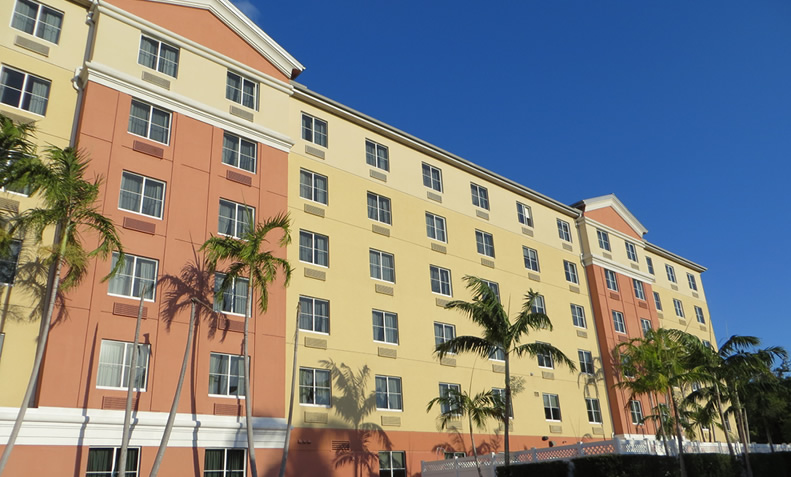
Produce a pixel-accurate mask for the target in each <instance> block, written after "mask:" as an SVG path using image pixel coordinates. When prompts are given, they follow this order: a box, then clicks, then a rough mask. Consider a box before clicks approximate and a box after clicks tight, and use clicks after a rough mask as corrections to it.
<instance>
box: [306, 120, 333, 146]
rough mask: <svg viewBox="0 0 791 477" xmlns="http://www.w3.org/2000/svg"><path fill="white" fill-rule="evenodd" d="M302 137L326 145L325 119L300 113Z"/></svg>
mask: <svg viewBox="0 0 791 477" xmlns="http://www.w3.org/2000/svg"><path fill="white" fill-rule="evenodd" d="M302 139H304V140H306V141H309V142H312V143H313V144H318V145H319V146H323V147H327V121H324V120H322V119H319V118H314V117H313V116H310V115H308V114H305V113H302Z"/></svg>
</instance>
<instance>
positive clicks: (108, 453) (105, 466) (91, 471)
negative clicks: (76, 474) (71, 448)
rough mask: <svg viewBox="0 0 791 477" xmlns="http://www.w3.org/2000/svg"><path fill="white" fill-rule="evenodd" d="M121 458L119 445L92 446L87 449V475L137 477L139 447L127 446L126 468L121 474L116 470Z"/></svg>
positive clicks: (89, 476)
mask: <svg viewBox="0 0 791 477" xmlns="http://www.w3.org/2000/svg"><path fill="white" fill-rule="evenodd" d="M120 458H121V448H120V447H92V448H90V449H88V467H87V468H86V471H85V475H86V476H87V477H115V476H116V475H117V476H118V477H137V471H138V469H139V465H140V448H138V447H129V448H127V450H126V468H125V469H124V472H123V476H121V475H120V474H119V472H118V470H119V469H118V467H119V465H118V464H119V463H118V460H119V459H120Z"/></svg>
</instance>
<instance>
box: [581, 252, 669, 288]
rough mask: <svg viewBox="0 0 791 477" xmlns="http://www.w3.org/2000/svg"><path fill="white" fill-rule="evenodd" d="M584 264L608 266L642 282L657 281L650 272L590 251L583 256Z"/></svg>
mask: <svg viewBox="0 0 791 477" xmlns="http://www.w3.org/2000/svg"><path fill="white" fill-rule="evenodd" d="M582 265H583V266H585V267H587V266H588V265H596V266H598V267H602V268H606V269H608V270H612V271H614V272H617V273H620V274H621V275H626V276H627V277H629V278H634V279H635V280H640V281H641V282H646V283H654V282H655V281H656V279H655V278H654V276H653V275H651V274H649V273H643V272H641V271H640V270H635V269H633V268H630V267H625V266H623V265H621V264H620V263H618V262H615V261H613V260H609V259H606V258H604V257H600V256H597V255H591V254H589V253H586V254H585V255H583V256H582Z"/></svg>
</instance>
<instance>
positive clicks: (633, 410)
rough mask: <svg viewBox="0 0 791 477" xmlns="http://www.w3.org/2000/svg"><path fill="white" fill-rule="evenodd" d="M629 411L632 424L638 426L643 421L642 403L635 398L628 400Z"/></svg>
mask: <svg viewBox="0 0 791 477" xmlns="http://www.w3.org/2000/svg"><path fill="white" fill-rule="evenodd" d="M629 412H630V414H631V415H632V424H634V425H635V426H639V425H641V424H642V423H643V405H642V404H641V403H640V401H637V400H635V399H632V400H631V401H629Z"/></svg>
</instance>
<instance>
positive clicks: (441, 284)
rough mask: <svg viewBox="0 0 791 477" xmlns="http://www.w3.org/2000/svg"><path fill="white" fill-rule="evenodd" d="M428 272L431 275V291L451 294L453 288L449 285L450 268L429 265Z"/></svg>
mask: <svg viewBox="0 0 791 477" xmlns="http://www.w3.org/2000/svg"><path fill="white" fill-rule="evenodd" d="M429 273H430V275H431V291H432V292H434V293H439V294H440V295H446V296H452V295H453V289H452V288H451V286H450V270H448V269H446V268H440V267H437V266H434V265H431V266H430V267H429Z"/></svg>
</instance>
